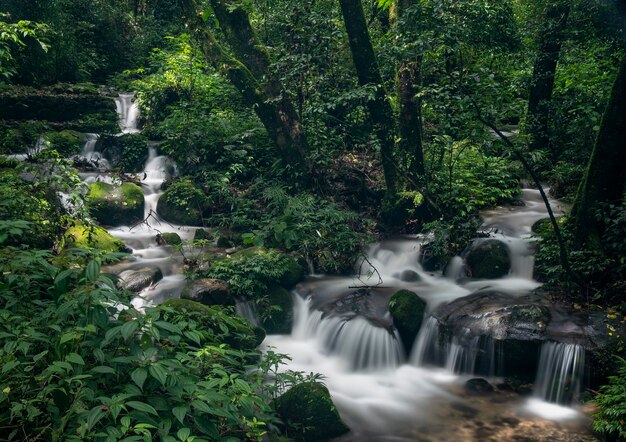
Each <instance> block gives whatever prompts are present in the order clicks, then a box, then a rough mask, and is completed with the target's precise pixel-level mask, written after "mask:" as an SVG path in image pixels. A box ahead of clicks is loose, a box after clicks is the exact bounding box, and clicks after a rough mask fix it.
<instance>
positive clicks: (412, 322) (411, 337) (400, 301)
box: [389, 290, 426, 353]
mask: <svg viewBox="0 0 626 442" xmlns="http://www.w3.org/2000/svg"><path fill="white" fill-rule="evenodd" d="M425 309H426V302H424V300H423V299H422V298H420V297H419V296H417V294H416V293H413V292H411V291H409V290H400V291H398V292H396V293H394V295H393V296H392V297H391V298H390V299H389V313H391V317H392V318H393V324H394V326H395V327H396V329H397V330H398V334H399V335H400V339H402V344H403V345H404V349H405V351H406V352H407V353H410V352H411V349H412V348H413V343H414V342H415V338H416V337H417V333H418V332H419V330H420V327H421V326H422V320H423V319H424V310H425Z"/></svg>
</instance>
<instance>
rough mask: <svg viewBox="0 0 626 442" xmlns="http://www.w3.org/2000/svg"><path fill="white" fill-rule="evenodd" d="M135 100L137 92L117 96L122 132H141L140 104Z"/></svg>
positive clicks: (116, 102) (116, 103)
mask: <svg viewBox="0 0 626 442" xmlns="http://www.w3.org/2000/svg"><path fill="white" fill-rule="evenodd" d="M134 100H135V94H120V95H119V96H118V97H116V98H115V106H116V108H117V114H118V116H119V119H118V121H119V124H120V127H121V129H122V133H137V132H139V106H138V105H137V103H135V101H134Z"/></svg>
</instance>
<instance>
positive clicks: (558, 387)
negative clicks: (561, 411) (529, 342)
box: [536, 342, 585, 405]
mask: <svg viewBox="0 0 626 442" xmlns="http://www.w3.org/2000/svg"><path fill="white" fill-rule="evenodd" d="M584 366H585V350H584V349H583V348H582V347H581V346H580V345H576V344H564V343H560V342H545V343H544V344H543V346H542V347H541V355H540V358H539V369H538V371H537V381H536V385H537V391H536V395H537V396H538V397H539V398H541V399H543V400H545V401H548V402H554V403H557V404H562V405H571V404H573V403H574V401H576V399H577V397H578V393H579V392H580V384H581V380H582V375H583V368H584Z"/></svg>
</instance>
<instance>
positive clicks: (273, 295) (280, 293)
mask: <svg viewBox="0 0 626 442" xmlns="http://www.w3.org/2000/svg"><path fill="white" fill-rule="evenodd" d="M267 299H268V305H267V306H264V307H262V308H260V312H259V313H260V316H261V318H262V324H261V325H262V326H263V328H264V329H265V331H266V332H267V333H268V334H271V335H274V334H282V335H285V334H289V333H291V327H292V325H293V299H292V297H291V294H290V293H289V292H288V291H287V290H286V289H285V288H284V287H281V286H280V285H278V284H274V285H270V287H269V288H268V289H267Z"/></svg>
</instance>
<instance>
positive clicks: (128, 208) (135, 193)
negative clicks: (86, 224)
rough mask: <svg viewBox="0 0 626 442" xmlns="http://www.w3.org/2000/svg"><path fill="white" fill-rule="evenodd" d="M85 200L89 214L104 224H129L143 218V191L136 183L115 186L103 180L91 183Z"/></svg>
mask: <svg viewBox="0 0 626 442" xmlns="http://www.w3.org/2000/svg"><path fill="white" fill-rule="evenodd" d="M86 202H87V207H88V208H89V211H90V213H91V215H92V216H93V217H94V218H95V219H96V220H97V221H98V222H99V223H100V224H103V225H106V226H119V225H131V224H133V223H135V222H137V221H140V220H141V219H143V215H144V204H145V203H144V197H143V191H142V190H141V187H139V186H138V185H136V184H132V183H123V184H121V185H119V186H116V185H113V184H109V183H103V182H96V183H92V184H91V185H90V186H89V193H87V198H86Z"/></svg>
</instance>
